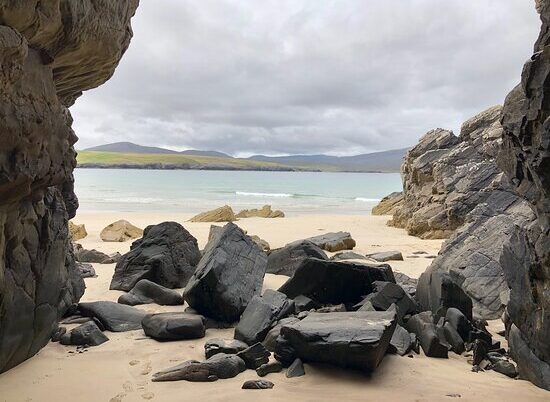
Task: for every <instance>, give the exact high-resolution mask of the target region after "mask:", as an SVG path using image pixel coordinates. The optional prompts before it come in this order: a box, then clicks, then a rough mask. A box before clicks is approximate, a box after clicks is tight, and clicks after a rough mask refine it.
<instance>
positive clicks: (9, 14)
mask: <svg viewBox="0 0 550 402" xmlns="http://www.w3.org/2000/svg"><path fill="white" fill-rule="evenodd" d="M137 5H138V0H120V1H114V0H83V1H71V0H46V1H44V0H25V1H19V0H3V1H1V2H0V138H1V140H2V141H1V142H2V146H1V147H0V372H2V371H5V370H7V369H9V368H11V367H13V366H15V365H17V364H19V363H21V362H22V361H24V360H25V359H27V358H29V357H30V356H33V355H34V354H35V353H36V352H38V350H40V348H42V347H43V346H44V345H45V344H46V343H47V342H48V340H49V338H50V335H51V333H52V330H53V329H54V328H55V326H56V321H57V319H58V317H59V316H60V315H62V314H63V313H64V312H65V311H66V310H67V308H68V307H69V306H70V305H71V304H72V303H74V302H76V301H78V299H79V298H80V297H81V296H82V294H83V292H84V282H83V281H82V278H81V277H80V276H79V274H78V273H77V271H76V269H75V265H74V258H73V254H72V249H71V245H70V242H69V237H68V236H69V232H68V223H67V222H68V219H70V218H72V217H74V215H75V212H76V209H77V208H78V200H77V198H76V196H75V194H74V192H73V176H72V171H73V169H74V167H75V164H76V160H75V155H76V153H75V151H74V148H73V145H74V143H75V142H76V141H77V139H78V138H77V136H76V135H75V133H74V131H73V130H72V128H71V123H72V119H71V115H70V113H69V110H68V107H69V106H70V105H72V104H73V103H74V101H75V100H76V99H77V98H78V97H79V96H80V95H81V93H82V91H85V90H87V89H91V88H94V87H96V86H98V85H101V84H102V83H103V82H105V81H106V80H107V79H108V78H109V77H110V76H111V75H112V74H113V71H114V69H115V67H116V66H117V64H118V62H119V60H120V58H121V57H122V55H123V53H124V51H125V50H126V48H127V47H128V45H129V42H130V38H131V36H132V31H131V28H130V19H131V17H132V16H133V14H134V12H135V10H136V8H137Z"/></svg>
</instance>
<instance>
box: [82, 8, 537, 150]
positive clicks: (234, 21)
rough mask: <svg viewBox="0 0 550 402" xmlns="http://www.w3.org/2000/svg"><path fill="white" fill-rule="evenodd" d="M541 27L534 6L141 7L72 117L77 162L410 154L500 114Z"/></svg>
mask: <svg viewBox="0 0 550 402" xmlns="http://www.w3.org/2000/svg"><path fill="white" fill-rule="evenodd" d="M539 27H540V23H539V20H538V16H537V15H536V13H535V9H534V4H533V1H532V0H394V1H388V0H368V1H367V0H261V1H258V0H217V1H215V0H141V5H140V8H139V9H138V12H137V15H136V16H135V17H134V19H133V28H134V39H133V41H132V43H131V45H130V49H129V50H128V51H127V53H126V55H125V57H124V58H123V60H122V62H121V64H120V66H119V67H118V69H117V71H116V73H115V75H114V76H113V78H112V79H111V80H110V81H109V82H108V83H106V84H105V85H103V86H102V87H100V88H98V89H95V90H92V91H89V92H87V93H86V94H85V95H84V96H83V97H82V98H80V99H79V100H78V101H77V103H76V105H75V106H73V107H72V109H71V110H72V113H73V117H74V119H75V123H74V128H75V130H76V132H77V134H78V136H79V137H80V142H79V143H78V144H77V145H78V146H77V148H79V149H83V148H86V147H89V146H93V145H99V144H103V143H107V142H115V141H132V142H136V143H139V144H142V145H152V146H165V147H169V148H174V149H189V148H194V149H212V150H218V151H224V152H228V153H231V154H235V155H250V154H254V153H263V154H271V155H274V154H288V153H291V154H295V153H309V154H311V153H330V154H354V153H363V152H370V151H378V150H385V149H394V148H402V147H406V146H410V145H412V144H414V143H416V141H417V140H418V138H419V137H420V136H421V135H422V134H424V133H425V132H426V131H427V130H429V129H431V128H435V127H443V128H450V129H453V130H455V132H456V131H457V130H459V128H460V124H461V122H462V121H464V120H465V119H467V118H469V117H471V116H472V115H474V114H476V113H477V112H480V111H482V110H483V109H485V108H487V107H489V106H492V105H494V104H498V103H502V102H503V100H504V97H505V96H506V94H507V93H508V92H509V90H510V89H511V88H512V87H513V86H514V85H515V84H516V83H517V82H518V81H519V78H520V74H521V68H522V65H523V63H524V61H525V60H526V59H527V58H528V57H529V56H530V55H531V50H532V46H533V43H534V41H535V39H536V36H537V34H538V31H539Z"/></svg>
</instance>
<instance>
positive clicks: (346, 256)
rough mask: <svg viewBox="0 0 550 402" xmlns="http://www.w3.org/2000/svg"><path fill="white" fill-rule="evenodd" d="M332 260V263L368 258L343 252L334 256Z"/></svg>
mask: <svg viewBox="0 0 550 402" xmlns="http://www.w3.org/2000/svg"><path fill="white" fill-rule="evenodd" d="M330 259H331V261H346V260H366V259H367V257H365V256H364V255H363V254H359V253H356V252H354V251H341V252H339V253H336V254H334V255H333V256H332V257H330Z"/></svg>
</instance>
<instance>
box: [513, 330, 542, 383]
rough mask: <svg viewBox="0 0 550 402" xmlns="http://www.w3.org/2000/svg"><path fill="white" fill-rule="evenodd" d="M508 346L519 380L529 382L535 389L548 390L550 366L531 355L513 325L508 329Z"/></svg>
mask: <svg viewBox="0 0 550 402" xmlns="http://www.w3.org/2000/svg"><path fill="white" fill-rule="evenodd" d="M508 344H509V345H510V356H511V357H512V359H514V361H515V362H516V363H517V365H518V372H519V375H520V376H521V378H524V379H526V380H529V381H531V382H532V383H533V384H535V385H536V386H537V387H541V388H544V389H547V390H550V364H548V363H546V362H545V361H543V360H542V359H539V357H538V356H537V355H535V354H534V353H533V351H532V350H531V349H530V347H529V345H528V344H527V343H526V342H525V340H524V338H523V336H522V334H521V331H520V330H519V329H518V328H517V327H516V326H515V325H514V324H512V326H511V327H510V331H509V334H508Z"/></svg>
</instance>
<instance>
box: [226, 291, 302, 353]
mask: <svg viewBox="0 0 550 402" xmlns="http://www.w3.org/2000/svg"><path fill="white" fill-rule="evenodd" d="M293 312H294V303H293V302H292V300H290V299H289V298H288V297H286V295H285V294H283V293H280V292H277V291H276V290H271V289H267V290H266V291H265V292H264V294H263V295H262V296H254V297H253V298H252V300H251V301H250V303H248V306H247V307H246V309H245V310H244V312H243V314H242V316H241V320H240V321H239V324H238V325H237V327H236V328H235V339H238V340H240V341H243V342H245V343H247V344H248V345H253V344H255V343H257V342H262V341H263V340H264V338H265V336H266V335H267V333H268V331H269V330H270V329H271V327H272V326H273V324H274V323H275V322H276V321H279V320H280V319H281V318H284V317H286V316H287V315H289V314H290V313H293Z"/></svg>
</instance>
